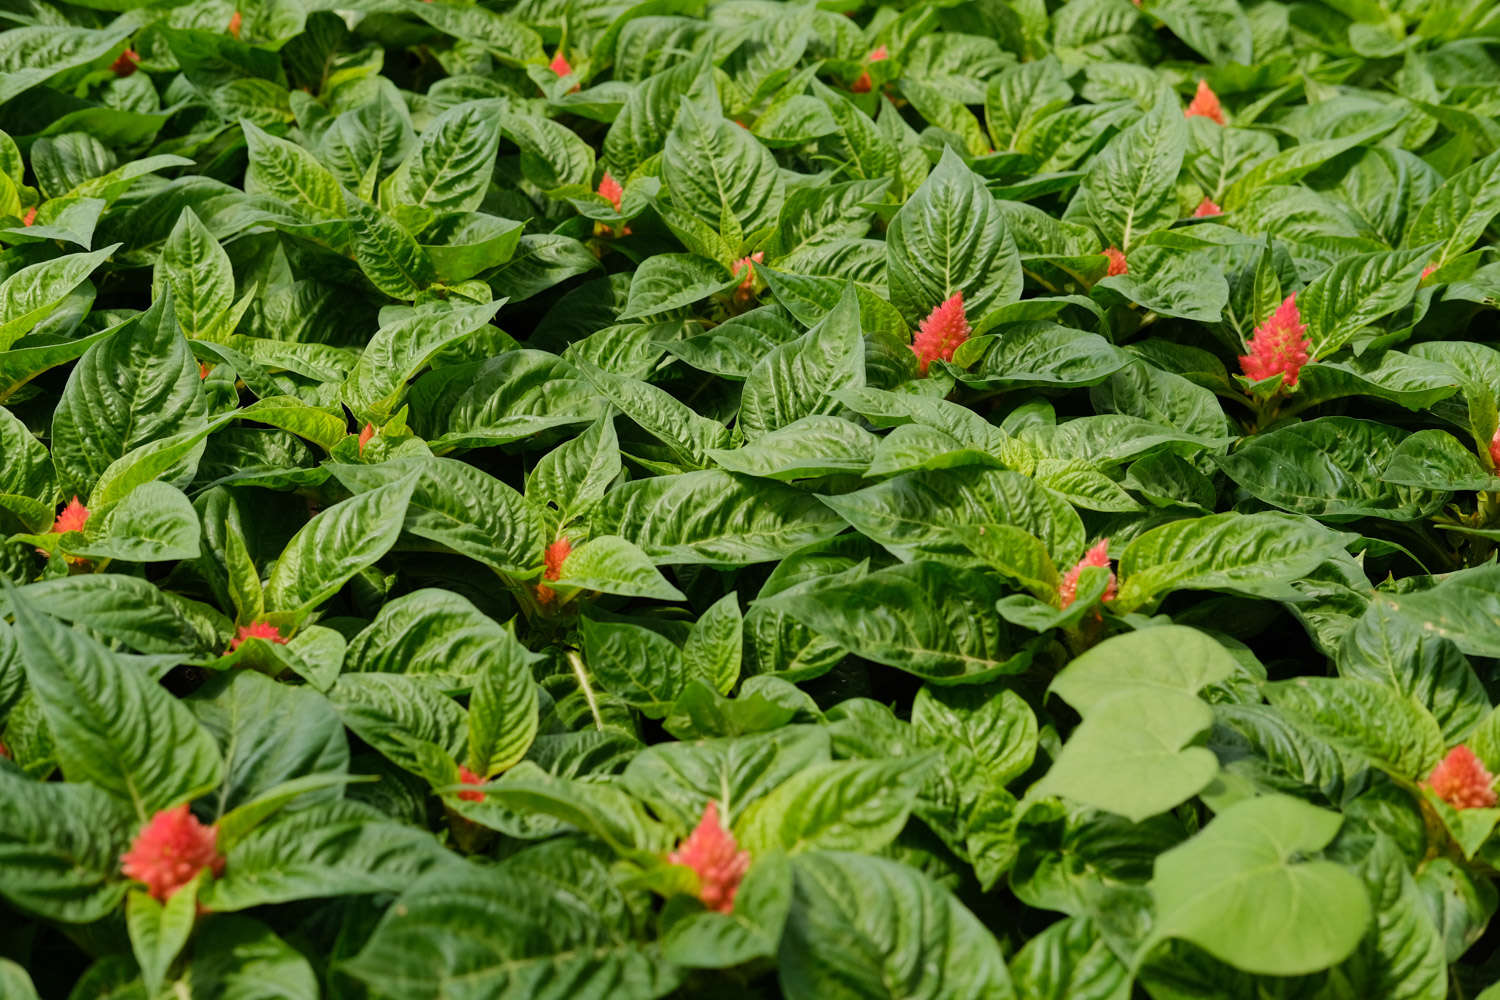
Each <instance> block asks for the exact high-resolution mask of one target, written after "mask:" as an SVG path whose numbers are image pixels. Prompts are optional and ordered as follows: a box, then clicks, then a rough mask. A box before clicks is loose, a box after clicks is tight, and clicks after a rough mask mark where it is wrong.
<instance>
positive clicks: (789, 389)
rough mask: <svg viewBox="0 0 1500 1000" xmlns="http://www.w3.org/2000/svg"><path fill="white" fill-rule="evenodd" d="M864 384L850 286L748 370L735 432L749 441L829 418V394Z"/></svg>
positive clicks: (861, 340)
mask: <svg viewBox="0 0 1500 1000" xmlns="http://www.w3.org/2000/svg"><path fill="white" fill-rule="evenodd" d="M864 384H865V356H864V338H863V336H862V335H861V330H860V323H859V301H858V299H857V298H856V297H855V293H854V285H853V283H852V282H851V283H850V284H849V285H848V286H846V287H845V289H844V293H843V296H842V297H841V298H840V299H839V304H838V305H837V306H835V307H834V308H833V310H832V311H831V312H829V313H828V315H827V316H825V317H824V318H823V321H822V322H821V323H819V324H818V325H817V326H816V327H814V328H813V329H812V330H811V331H809V332H808V333H807V334H805V335H804V336H802V337H799V338H797V339H796V340H793V341H791V342H789V343H786V344H781V345H780V346H778V347H776V348H774V349H773V350H772V351H771V352H770V353H769V354H767V355H766V356H765V357H763V358H761V360H760V361H759V362H757V363H756V365H755V367H754V368H752V369H750V374H749V375H748V376H746V378H745V386H744V389H743V391H742V392H741V394H740V418H739V428H740V430H741V432H743V433H744V435H745V437H746V438H748V439H749V440H751V441H754V440H755V439H756V438H758V437H760V436H762V435H764V434H766V433H768V432H770V431H775V430H779V429H780V428H783V427H785V426H787V425H788V424H791V423H792V422H794V421H796V420H799V419H801V418H803V417H808V416H813V415H819V414H830V413H832V412H833V411H834V410H836V409H838V405H839V404H838V403H837V402H836V401H835V399H834V398H833V394H834V393H836V392H839V391H840V390H843V389H859V388H863V386H864Z"/></svg>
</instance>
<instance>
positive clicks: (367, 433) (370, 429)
mask: <svg viewBox="0 0 1500 1000" xmlns="http://www.w3.org/2000/svg"><path fill="white" fill-rule="evenodd" d="M374 436H375V425H374V424H371V423H366V424H365V426H364V429H363V430H361V431H360V432H359V453H360V454H361V455H363V454H364V453H365V445H367V444H369V443H370V439H371V438H373V437H374Z"/></svg>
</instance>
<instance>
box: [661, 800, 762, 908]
mask: <svg viewBox="0 0 1500 1000" xmlns="http://www.w3.org/2000/svg"><path fill="white" fill-rule="evenodd" d="M667 860H668V861H670V862H671V863H672V864H674V865H687V866H688V867H689V868H691V869H692V870H693V871H694V872H696V873H697V874H698V898H699V899H701V900H703V905H704V906H706V907H708V908H709V909H710V910H717V911H718V912H720V913H729V912H731V911H733V910H734V896H735V893H736V892H738V891H739V888H740V881H741V880H742V879H743V878H744V877H745V873H746V872H747V871H749V870H750V852H749V851H741V850H739V845H738V844H737V843H735V840H734V834H732V833H730V832H729V831H728V830H726V829H725V828H724V827H723V825H722V824H720V822H719V804H718V803H717V802H714V801H713V800H709V803H708V805H707V806H705V807H704V809H703V819H701V820H700V821H699V822H698V826H697V828H696V829H694V830H693V832H692V833H690V834H688V836H687V838H686V839H684V840H683V842H682V843H680V844H678V845H677V850H675V851H673V852H672V853H671V854H668V855H667Z"/></svg>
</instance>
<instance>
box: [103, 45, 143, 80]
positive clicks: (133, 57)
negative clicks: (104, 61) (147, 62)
mask: <svg viewBox="0 0 1500 1000" xmlns="http://www.w3.org/2000/svg"><path fill="white" fill-rule="evenodd" d="M140 63H141V57H140V56H139V55H137V54H136V51H135V49H126V50H125V51H124V52H121V53H120V54H119V56H118V57H116V59H115V61H114V62H112V63H110V64H109V69H110V72H111V73H113V74H114V75H115V76H120V77H124V76H129V75H130V74H132V73H134V72H135V71H136V68H137V67H138V66H139V65H140Z"/></svg>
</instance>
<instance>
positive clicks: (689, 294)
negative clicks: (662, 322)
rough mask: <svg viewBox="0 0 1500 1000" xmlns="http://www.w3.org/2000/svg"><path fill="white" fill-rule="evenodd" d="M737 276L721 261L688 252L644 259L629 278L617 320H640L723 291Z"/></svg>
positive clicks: (736, 283)
mask: <svg viewBox="0 0 1500 1000" xmlns="http://www.w3.org/2000/svg"><path fill="white" fill-rule="evenodd" d="M740 281H741V278H739V277H737V276H735V275H732V274H728V273H726V272H725V270H724V267H723V265H722V264H719V263H717V262H715V261H712V260H709V259H708V258H706V257H700V256H698V255H697V254H690V253H663V254H656V255H655V256H652V257H649V258H647V259H646V260H645V261H643V262H642V263H641V266H640V267H638V268H636V270H635V273H634V275H632V276H631V279H630V295H629V297H628V298H627V299H626V301H625V311H624V312H622V313H620V317H619V318H620V319H622V320H627V319H641V318H643V317H646V316H655V315H658V314H660V313H664V312H670V311H672V310H674V309H681V308H682V307H684V306H690V305H692V304H693V303H694V302H698V301H701V300H703V299H706V298H708V297H709V296H710V295H718V294H719V293H720V292H727V291H728V290H729V289H731V288H733V287H734V286H736V285H738V284H739V283H740Z"/></svg>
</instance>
